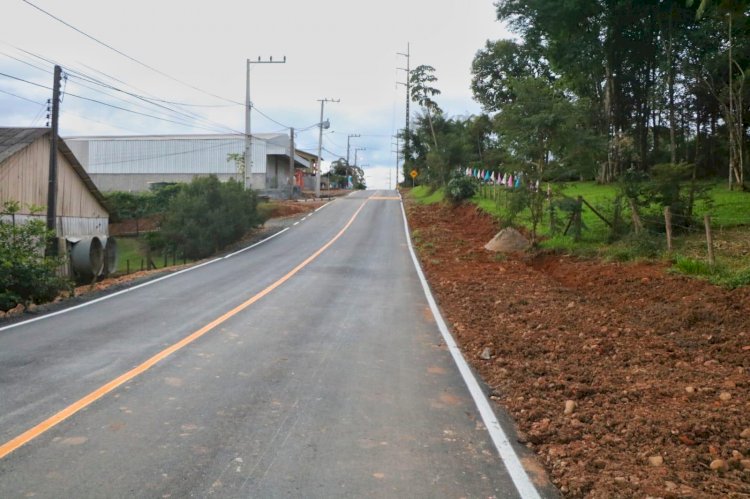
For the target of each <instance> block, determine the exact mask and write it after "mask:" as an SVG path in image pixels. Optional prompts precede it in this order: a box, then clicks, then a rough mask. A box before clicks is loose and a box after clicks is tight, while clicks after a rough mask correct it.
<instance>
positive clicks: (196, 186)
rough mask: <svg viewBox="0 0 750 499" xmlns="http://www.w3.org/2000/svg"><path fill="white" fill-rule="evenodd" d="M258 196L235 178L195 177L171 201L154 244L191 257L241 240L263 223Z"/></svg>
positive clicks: (217, 249) (207, 254)
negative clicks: (224, 180) (223, 180)
mask: <svg viewBox="0 0 750 499" xmlns="http://www.w3.org/2000/svg"><path fill="white" fill-rule="evenodd" d="M257 206H258V199H257V196H256V195H255V193H254V192H253V191H251V190H245V189H244V187H243V186H242V184H240V183H239V182H236V181H235V180H231V179H230V180H229V181H228V182H224V183H223V182H220V181H219V179H218V178H216V176H214V175H212V176H210V177H200V178H195V179H193V181H192V182H191V183H190V184H185V185H184V186H183V187H182V188H181V189H180V191H179V192H178V193H177V194H176V195H175V196H174V197H173V198H172V200H171V201H170V202H169V209H168V211H167V213H166V215H165V217H164V220H163V222H162V228H161V232H160V234H159V235H158V236H154V237H152V238H151V240H150V244H151V247H152V248H154V249H157V248H159V247H167V248H169V249H171V250H172V251H176V252H177V253H179V254H181V255H183V256H185V257H187V258H192V259H199V258H205V257H207V256H209V255H212V254H213V253H215V252H217V251H219V250H222V249H224V248H225V247H227V246H228V245H229V244H232V243H234V242H236V241H239V240H240V239H241V238H242V237H243V236H244V235H245V234H246V233H247V231H248V230H250V229H251V228H253V227H255V226H256V225H258V224H259V223H261V219H260V216H259V215H258V210H257Z"/></svg>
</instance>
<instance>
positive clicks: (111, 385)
mask: <svg viewBox="0 0 750 499" xmlns="http://www.w3.org/2000/svg"><path fill="white" fill-rule="evenodd" d="M368 200H369V198H368V199H365V201H364V203H362V205H361V206H360V207H359V208H358V209H357V211H355V212H354V215H352V217H351V218H350V219H349V221H348V222H347V223H346V225H344V227H343V228H342V229H341V230H340V231H339V232H338V234H336V235H335V236H333V238H332V239H331V240H330V241H328V242H327V243H326V244H324V245H323V246H322V247H321V248H320V249H318V250H317V251H316V252H315V253H313V254H312V255H310V256H309V257H307V258H306V259H305V260H304V261H303V262H302V263H300V264H299V265H297V266H296V267H294V268H293V269H292V270H290V271H289V272H288V273H287V274H286V275H284V276H283V277H282V278H281V279H279V280H278V281H276V282H274V283H273V284H271V285H270V286H268V287H267V288H265V289H264V290H263V291H261V292H259V293H258V294H256V295H255V296H253V297H252V298H250V299H248V300H247V301H245V302H244V303H242V304H240V305H238V306H236V307H235V308H233V309H232V310H230V311H229V312H227V313H225V314H224V315H222V316H221V317H219V318H217V319H214V320H213V321H211V322H209V323H208V324H206V325H205V326H203V327H202V328H200V329H198V330H197V331H195V332H194V333H191V334H190V335H188V336H186V337H185V338H183V339H181V340H180V341H178V342H177V343H175V344H173V345H172V346H169V347H167V348H165V349H164V350H162V351H161V352H159V353H157V354H156V355H154V356H153V357H151V358H150V359H148V360H147V361H145V362H143V363H142V364H140V365H138V366H136V367H134V368H133V369H131V370H130V371H128V372H126V373H125V374H122V375H120V376H118V377H117V378H115V379H113V380H112V381H110V382H108V383H106V384H105V385H102V386H101V387H99V388H97V389H96V390H94V391H93V392H91V393H89V394H88V395H86V396H84V397H83V398H81V399H79V400H77V401H76V402H73V403H72V404H70V405H69V406H68V407H66V408H65V409H63V410H61V411H60V412H58V413H57V414H55V415H53V416H50V417H49V418H47V419H45V420H44V421H42V422H41V423H39V424H38V425H36V426H34V427H33V428H30V429H28V430H26V431H25V432H23V433H21V434H20V435H18V436H17V437H16V438H14V439H12V440H10V441H8V442H6V443H4V444H3V445H1V446H0V459H2V458H4V457H5V456H7V455H8V454H10V453H11V452H13V451H14V450H16V449H18V448H19V447H21V446H23V445H25V444H27V443H28V442H30V441H31V440H34V439H35V438H36V437H38V436H39V435H41V434H43V433H44V432H46V431H47V430H49V429H51V428H53V427H54V426H56V425H57V424H59V423H61V422H62V421H65V420H66V419H68V418H69V417H70V416H72V415H74V414H76V413H77V412H78V411H80V410H81V409H84V408H85V407H88V406H89V405H91V404H92V403H94V402H96V401H97V400H99V399H100V398H102V397H103V396H105V395H106V394H108V393H110V392H111V391H113V390H114V389H116V388H117V387H119V386H120V385H122V384H124V383H127V382H128V381H130V380H132V379H133V378H135V377H136V376H138V375H139V374H142V373H144V372H145V371H147V370H148V369H150V368H151V367H153V366H154V365H156V364H158V363H159V362H161V361H162V360H164V359H166V358H167V357H169V356H170V355H172V354H173V353H175V352H176V351H178V350H180V349H182V348H184V347H185V346H187V345H189V344H190V343H192V342H194V341H195V340H197V339H198V338H200V337H201V336H203V335H204V334H206V333H207V332H209V331H211V330H212V329H214V328H215V327H216V326H218V325H220V324H222V323H223V322H226V321H227V320H229V319H230V318H232V317H234V316H235V315H237V314H238V313H240V312H242V311H243V310H245V309H246V308H247V307H249V306H250V305H252V304H253V303H255V302H257V301H258V300H260V299H261V298H263V297H264V296H266V295H267V294H269V293H270V292H271V291H273V290H274V289H276V288H278V287H279V286H281V285H282V284H284V283H285V282H286V281H288V280H289V279H291V278H292V277H293V276H294V275H295V274H296V273H297V272H299V271H300V270H302V269H303V268H305V267H306V266H307V265H309V264H310V262H312V261H313V260H315V259H316V258H317V257H318V256H320V254H321V253H323V252H324V251H325V250H327V249H328V248H330V247H331V245H332V244H333V243H335V242H336V241H337V240H338V239H339V238H340V237H341V236H342V235H343V234H344V232H346V231H347V229H348V228H349V227H350V226H351V225H352V223H354V219H356V218H357V215H359V213H360V212H361V211H362V208H364V207H365V205H366V204H367V201H368Z"/></svg>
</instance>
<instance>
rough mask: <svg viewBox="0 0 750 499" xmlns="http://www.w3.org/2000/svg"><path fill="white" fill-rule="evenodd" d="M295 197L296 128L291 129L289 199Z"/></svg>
mask: <svg viewBox="0 0 750 499" xmlns="http://www.w3.org/2000/svg"><path fill="white" fill-rule="evenodd" d="M293 198H294V128H293V127H292V128H290V129H289V199H293Z"/></svg>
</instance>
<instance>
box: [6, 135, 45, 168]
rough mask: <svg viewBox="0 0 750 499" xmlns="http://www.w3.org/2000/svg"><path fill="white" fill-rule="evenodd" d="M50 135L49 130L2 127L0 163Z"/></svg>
mask: <svg viewBox="0 0 750 499" xmlns="http://www.w3.org/2000/svg"><path fill="white" fill-rule="evenodd" d="M47 133H49V128H2V127H0V163H2V162H3V161H5V160H6V159H8V158H10V157H11V156H13V155H14V154H16V153H17V152H18V151H21V150H23V149H25V148H26V147H28V146H30V145H31V144H32V143H33V142H34V141H36V139H38V138H39V137H42V136H44V135H46V134H47Z"/></svg>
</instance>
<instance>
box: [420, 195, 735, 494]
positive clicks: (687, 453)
mask: <svg viewBox="0 0 750 499" xmlns="http://www.w3.org/2000/svg"><path fill="white" fill-rule="evenodd" d="M407 212H408V217H409V223H410V228H411V230H412V236H413V239H414V241H415V244H416V246H417V249H418V252H419V255H420V258H421V261H422V265H423V267H424V269H425V272H426V274H427V276H428V279H429V281H430V284H431V286H432V288H433V290H434V291H435V294H436V296H437V298H438V300H439V303H440V306H441V308H442V309H443V311H444V313H445V316H446V319H447V320H448V321H449V322H450V323H451V324H452V327H453V332H454V335H455V336H456V339H457V341H458V342H459V343H460V344H461V346H462V348H463V350H464V354H465V356H466V357H467V360H469V361H470V362H471V363H472V364H473V366H474V368H475V369H476V370H477V371H478V372H479V373H480V374H481V376H482V377H483V378H484V380H485V382H486V383H487V384H488V386H489V387H490V390H491V393H492V398H493V399H494V400H495V402H496V403H498V404H500V405H502V406H503V407H504V408H505V409H506V410H507V411H508V412H509V413H510V414H511V415H512V416H513V418H514V419H515V421H516V423H517V425H518V429H519V435H520V437H519V438H520V439H521V440H522V443H525V444H526V445H527V446H528V447H529V448H531V449H533V450H534V451H535V452H536V454H537V456H538V458H539V460H540V462H541V463H542V464H543V465H544V466H545V467H546V469H547V471H548V473H549V475H550V477H551V479H552V481H553V482H554V483H555V484H556V486H557V487H558V488H559V490H560V491H561V493H562V495H563V496H565V497H595V498H612V497H663V498H679V497H695V498H699V497H700V498H702V497H750V376H749V373H750V289H747V288H745V289H738V290H734V291H729V290H725V289H722V288H717V287H715V286H713V285H711V284H708V283H706V282H703V281H697V280H691V279H688V278H685V277H681V276H678V275H673V274H670V273H669V272H668V271H667V269H666V267H665V266H664V265H662V264H658V263H656V264H652V263H626V264H622V263H606V262H601V261H591V260H579V259H576V258H572V257H568V256H563V255H553V254H541V255H534V256H529V255H525V254H519V255H515V256H502V255H497V254H493V253H490V252H488V251H486V250H485V249H484V248H483V246H484V245H485V244H486V243H487V242H488V241H489V240H490V239H491V238H492V237H493V236H494V235H495V233H497V232H498V230H499V229H500V227H498V226H497V225H496V223H495V222H494V221H493V220H492V219H491V218H490V217H488V216H487V215H485V214H483V213H482V212H480V211H478V210H477V209H476V208H475V207H473V206H466V205H465V206H461V207H458V208H451V207H448V206H441V207H437V206H435V205H433V206H428V207H425V206H420V205H417V204H415V203H411V202H408V200H407Z"/></svg>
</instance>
